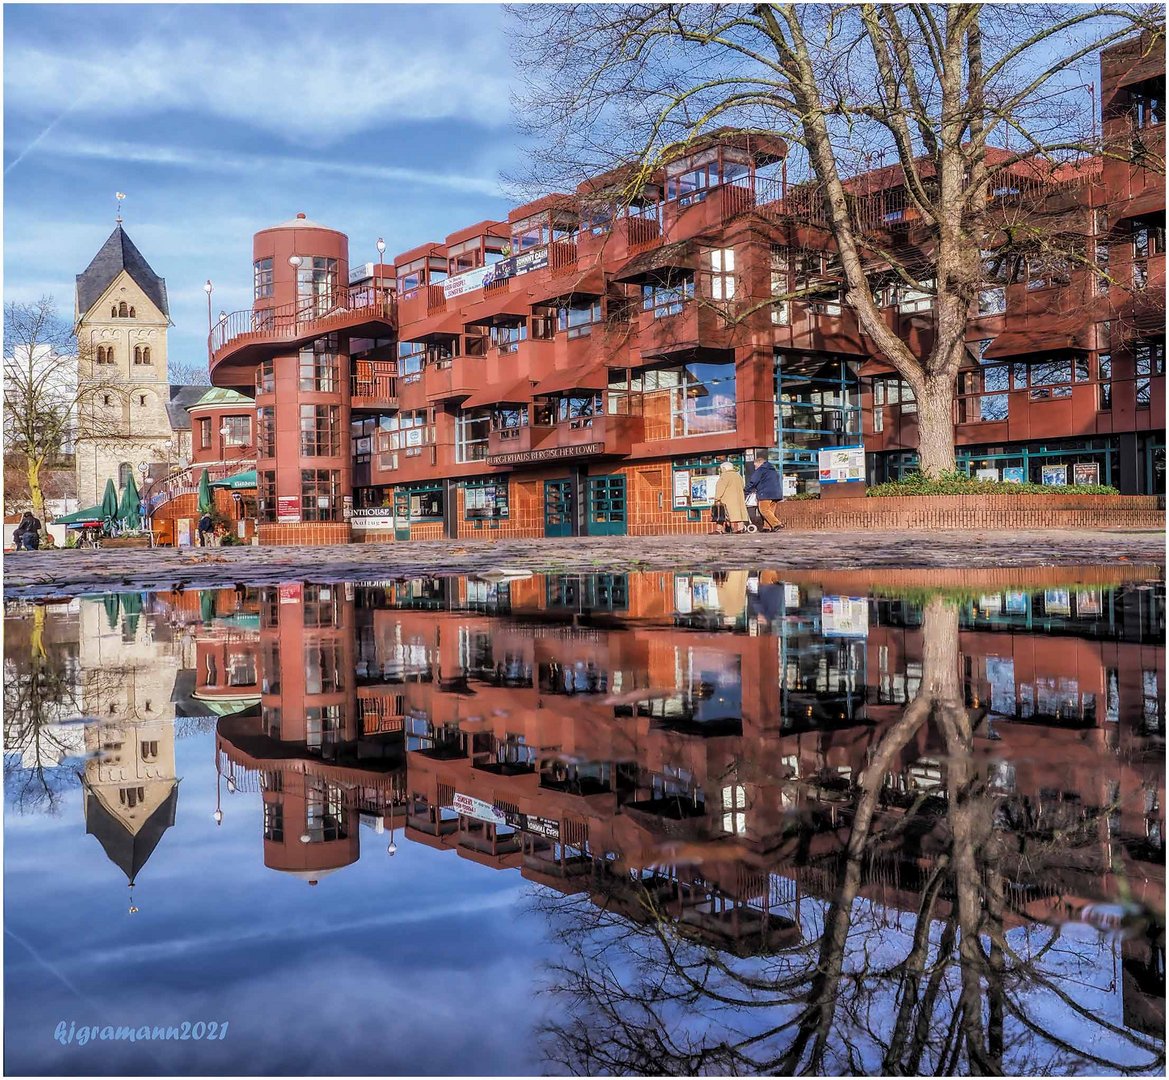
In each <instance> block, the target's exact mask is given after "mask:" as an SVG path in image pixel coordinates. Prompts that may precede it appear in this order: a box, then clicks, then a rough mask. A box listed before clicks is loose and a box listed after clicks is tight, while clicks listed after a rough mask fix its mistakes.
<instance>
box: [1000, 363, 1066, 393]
mask: <svg viewBox="0 0 1169 1080" xmlns="http://www.w3.org/2000/svg"><path fill="white" fill-rule="evenodd" d="M1074 369H1075V365H1074V364H1073V362H1072V361H1071V360H1070V359H1068V358H1062V357H1061V358H1057V357H1049V358H1047V359H1044V360H1039V361H1037V362H1035V363H1033V364H1013V365H1012V367H1011V381H1012V385H1013V386H1014V389H1016V390H1022V389H1024V388H1025V387H1028V386H1030V388H1031V392H1030V394H1029V395H1028V397H1029V398H1030V400H1031V401H1053V400H1055V399H1056V398H1068V397H1071V396H1072V385H1071V384H1072V382H1073V381H1074Z"/></svg>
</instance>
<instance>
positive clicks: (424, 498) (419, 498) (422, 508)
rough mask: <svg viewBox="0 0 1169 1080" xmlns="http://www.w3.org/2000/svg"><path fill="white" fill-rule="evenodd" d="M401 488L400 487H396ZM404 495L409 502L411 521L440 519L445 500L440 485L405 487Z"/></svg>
mask: <svg viewBox="0 0 1169 1080" xmlns="http://www.w3.org/2000/svg"><path fill="white" fill-rule="evenodd" d="M398 490H402V489H400V488H399V489H398ZM405 491H406V495H407V498H408V499H409V502H410V520H411V521H427V520H430V521H435V520H441V519H442V515H443V508H444V507H445V505H446V500H445V499H444V498H443V490H442V487H441V486H440V485H437V484H436V485H427V486H425V487H415V488H406V489H405Z"/></svg>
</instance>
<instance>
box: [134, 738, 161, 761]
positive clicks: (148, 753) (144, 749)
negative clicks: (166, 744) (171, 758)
mask: <svg viewBox="0 0 1169 1080" xmlns="http://www.w3.org/2000/svg"><path fill="white" fill-rule="evenodd" d="M138 750H139V753H140V754H141V755H142V760H143V761H145V762H146V763H147V764H149V763H150V762H154V761H157V760H158V742H157V741H156V740H153V739H152V740H150V741H149V742H143V743H139V744H138Z"/></svg>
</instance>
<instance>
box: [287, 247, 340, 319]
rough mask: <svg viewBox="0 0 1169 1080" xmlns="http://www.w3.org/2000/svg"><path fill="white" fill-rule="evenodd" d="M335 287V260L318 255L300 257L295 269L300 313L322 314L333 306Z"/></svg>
mask: <svg viewBox="0 0 1169 1080" xmlns="http://www.w3.org/2000/svg"><path fill="white" fill-rule="evenodd" d="M336 288H337V260H336V259H328V258H324V257H322V256H319V255H306V256H303V257H302V258H301V263H300V266H299V267H297V270H296V296H297V299H298V300H299V301H300V304H299V308H300V311H301V313H302V314H307V315H310V316H312V317H314V318H315V317H317V316H319V315H323V314H324V313H325V312H326V311H329V310H330V309H331V308H332V307H333V294H334V292H335V291H336Z"/></svg>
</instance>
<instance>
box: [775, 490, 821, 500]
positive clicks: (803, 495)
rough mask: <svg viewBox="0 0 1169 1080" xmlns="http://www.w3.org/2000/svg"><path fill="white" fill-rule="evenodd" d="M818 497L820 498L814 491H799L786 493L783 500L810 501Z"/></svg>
mask: <svg viewBox="0 0 1169 1080" xmlns="http://www.w3.org/2000/svg"><path fill="white" fill-rule="evenodd" d="M818 498H820V496H819V494H818V493H816V492H815V491H801V492H798V493H797V494H795V495H788V496H787V497H786V498H785V499H784V500H783V501H784V502H811V501H812V500H813V499H818Z"/></svg>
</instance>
